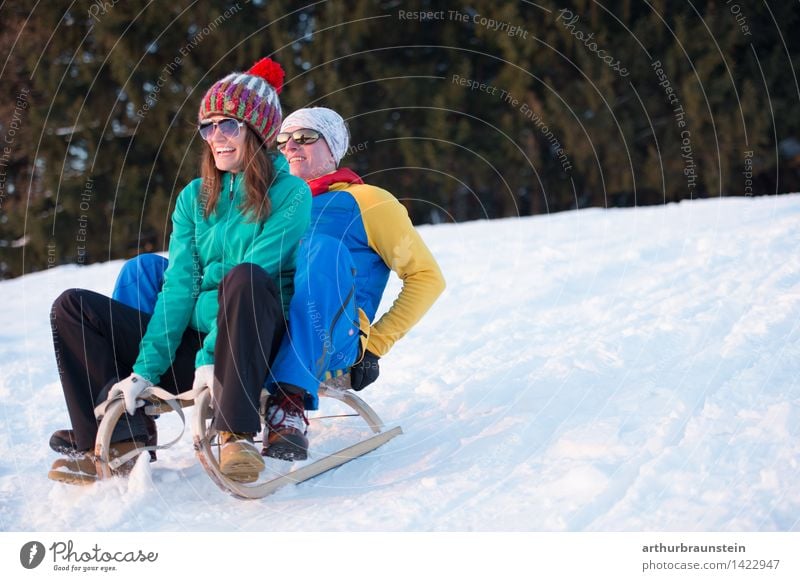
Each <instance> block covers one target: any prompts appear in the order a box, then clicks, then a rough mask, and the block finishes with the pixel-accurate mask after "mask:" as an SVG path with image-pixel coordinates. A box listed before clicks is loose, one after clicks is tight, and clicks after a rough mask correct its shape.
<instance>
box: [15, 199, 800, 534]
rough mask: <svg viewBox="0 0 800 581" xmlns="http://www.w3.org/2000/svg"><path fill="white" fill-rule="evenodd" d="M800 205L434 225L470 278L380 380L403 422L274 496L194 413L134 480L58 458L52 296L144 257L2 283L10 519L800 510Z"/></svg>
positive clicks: (767, 513)
mask: <svg viewBox="0 0 800 581" xmlns="http://www.w3.org/2000/svg"><path fill="white" fill-rule="evenodd" d="M799 218H800V195H797V194H794V195H790V196H778V197H765V198H755V199H748V198H728V199H715V200H700V201H694V202H682V203H680V204H671V205H667V206H660V207H647V208H634V209H609V210H602V209H587V210H580V211H575V212H565V213H560V214H554V215H550V216H536V217H527V218H522V219H505V220H494V221H481V222H472V223H464V224H457V225H440V226H435V227H423V228H421V229H420V231H421V232H422V235H423V236H424V238H425V239H426V241H427V242H428V243H429V245H430V247H431V249H432V251H433V253H434V255H435V256H436V257H437V259H438V260H439V262H440V264H441V266H442V269H443V271H444V273H445V277H446V279H447V282H448V288H447V290H446V291H445V294H444V295H443V296H442V297H441V299H440V300H439V302H438V303H437V304H436V305H435V306H434V307H433V309H432V310H431V312H430V313H429V314H428V315H427V316H426V317H425V319H423V321H422V322H421V323H420V324H419V325H418V326H417V327H415V328H414V330H413V331H412V332H411V333H410V334H409V335H408V336H407V337H406V338H405V339H404V340H402V341H401V342H399V343H398V344H397V345H396V347H395V348H394V349H393V351H392V353H391V354H390V355H389V356H387V357H386V358H384V359H383V360H382V361H381V377H380V379H379V381H378V383H377V384H376V385H374V386H371V387H370V388H368V389H367V390H366V391H365V392H362V394H363V397H364V398H365V399H366V400H367V401H368V402H369V403H370V405H372V406H373V407H374V408H375V409H376V410H377V411H378V413H379V414H380V415H381V416H382V417H383V419H384V420H385V421H386V422H387V423H388V424H389V425H394V424H400V425H402V426H403V429H404V432H405V433H404V435H403V436H401V437H399V438H396V439H395V440H393V441H392V442H390V443H389V444H387V445H386V446H384V447H382V448H380V449H378V450H377V451H375V452H373V453H371V454H369V455H367V456H365V457H364V458H361V459H359V460H356V461H354V462H351V463H349V464H347V465H345V466H342V467H340V468H338V469H336V470H334V471H332V472H329V473H327V474H325V475H323V476H321V477H319V478H317V479H314V480H312V481H309V482H306V483H304V484H301V485H299V486H296V487H289V488H284V489H282V490H280V491H279V492H277V493H276V494H274V495H273V496H271V497H268V498H265V499H263V500H260V501H255V502H244V501H239V500H236V499H233V498H232V497H229V496H227V495H225V494H223V493H222V492H220V491H219V490H218V489H217V488H216V486H215V485H214V484H213V483H212V482H211V480H210V479H209V478H208V477H207V476H206V475H205V473H204V472H203V470H202V469H201V467H200V465H199V463H198V462H197V461H196V460H195V458H194V454H193V451H192V448H191V438H190V436H189V435H188V434H184V436H183V439H182V440H181V442H179V444H178V445H176V446H174V447H173V448H171V449H169V450H166V451H163V452H162V451H160V452H159V461H158V462H156V463H154V464H150V463H148V462H146V458H145V457H142V458H140V460H139V462H138V463H137V465H136V468H135V469H134V471H133V473H132V475H131V477H130V478H129V479H127V480H122V479H112V480H111V481H105V482H101V483H99V484H98V485H95V486H93V487H87V488H74V487H67V486H64V485H58V484H55V483H52V482H50V481H49V480H47V476H46V475H47V470H48V468H49V465H50V463H51V462H52V461H53V460H54V459H55V455H54V454H53V453H52V452H51V451H50V450H49V448H48V447H47V440H48V438H49V435H50V433H51V432H52V431H53V430H55V429H58V428H61V427H65V426H66V425H67V415H66V408H65V405H64V402H63V397H62V394H61V388H60V384H59V381H58V373H57V370H56V366H55V358H54V355H53V351H52V344H51V339H50V332H49V309H50V305H51V304H52V302H53V300H54V299H55V298H56V297H57V296H58V294H59V293H60V292H62V291H63V290H64V289H66V288H70V287H83V288H90V289H93V290H96V291H98V292H102V293H105V294H110V291H111V288H112V286H113V281H114V278H115V277H116V274H117V272H118V270H119V267H120V266H121V264H122V263H121V261H115V262H111V263H105V264H96V265H91V266H88V267H81V268H79V267H77V266H65V267H59V268H54V269H50V270H48V271H46V272H41V273H37V274H33V275H29V276H26V277H23V278H20V279H15V280H11V281H6V282H2V283H0V289H1V290H2V294H3V299H4V301H3V305H4V306H3V309H2V310H1V311H0V345H2V352H0V366H1V367H0V402H2V436H3V437H2V438H1V439H0V530H4V531H22V530H39V531H59V530H86V531H91V530H102V531H110V530H121V531H178V530H190V531H209V530H214V531H216V530H219V531H245V530H263V531H270V530H305V531H312V530H330V531H332V530H343V531H356V530H410V531H431V530H433V531H462V530H489V531H493V530H520V531H632V530H636V531H638V530H645V531H647V530H654V531H655V530H663V531H772V530H779V531H796V530H800V516H799V515H800V489H799V488H798V487H797V482H798V479H799V478H798V477H800V438H799V437H798V436H800V387H799V386H798V379H797V378H798V375H799V374H798V371H799V370H800V369H799V368H800V331H799V330H798V325H799V324H800V229H798V219H799ZM397 289H399V281H398V280H396V279H393V280H392V281H391V283H390V290H389V292H388V293H387V298H386V300H385V301H384V304H383V306H382V308H383V309H385V308H387V307H388V305H389V304H391V300H392V298H393V296H394V294H393V293H395V292H396V291H397ZM191 414H192V411H191V409H189V410H188V414H187V416H188V418H189V421H188V422H187V425H190V421H191ZM171 416H172V414H167V415H165V416H162V418H161V419H160V420H159V430H160V432H161V433H162V434H163V436H162V441H163V440H166V439H168V438H170V434H177V430H179V428H180V425H179V422H178V419H177V418H176V417H171ZM329 433H333V436H337V433H335V432H325V433H324V434H325V435H328V434H329ZM340 435H341V437H342V438H345V437H347V436H348V433H347V431H346V430H344V431H343V432H342V433H341V434H340ZM311 436H312V446H314V445H317V446H318V447H322V448H324V449H330V448H327V446H329V445H334V444H335V443H336V441H335V440H334V441H333V443H330V442H328V441H327V440H326V439H325V438H323V437H322V433H318V436H317V439H316V440H315V439H314V432H313V431H312V433H311ZM315 442H316V444H315Z"/></svg>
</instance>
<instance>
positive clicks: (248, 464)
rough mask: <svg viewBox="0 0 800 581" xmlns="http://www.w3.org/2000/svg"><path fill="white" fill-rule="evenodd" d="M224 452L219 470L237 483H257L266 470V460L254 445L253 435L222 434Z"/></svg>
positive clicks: (221, 455)
mask: <svg viewBox="0 0 800 581" xmlns="http://www.w3.org/2000/svg"><path fill="white" fill-rule="evenodd" d="M219 439H220V442H221V443H222V451H221V452H220V460H219V470H220V472H222V473H223V474H224V475H225V476H227V477H228V478H230V479H231V480H235V481H236V482H245V483H247V482H255V481H256V480H258V476H259V475H260V474H261V471H262V470H264V466H265V464H264V459H263V458H262V457H261V454H259V453H258V450H257V449H256V447H255V446H254V445H253V439H252V435H251V434H234V433H233V432H220V434H219Z"/></svg>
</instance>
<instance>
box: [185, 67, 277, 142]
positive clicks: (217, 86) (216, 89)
mask: <svg viewBox="0 0 800 581" xmlns="http://www.w3.org/2000/svg"><path fill="white" fill-rule="evenodd" d="M283 76H284V72H283V68H281V65H279V64H278V63H276V62H275V61H274V60H272V59H270V58H263V59H261V60H260V61H258V62H257V63H256V64H254V65H253V66H252V67H250V70H248V71H247V72H246V73H231V74H230V75H228V76H227V77H225V78H223V79H221V80H219V81H217V82H216V83H214V85H213V86H212V87H211V88H210V89H209V90H208V92H207V93H206V95H205V97H203V101H202V102H201V103H200V112H199V113H198V118H199V119H200V121H202V120H204V119H208V118H209V117H212V116H213V115H224V116H225V117H232V118H234V119H238V120H239V121H243V122H245V123H247V124H248V125H249V126H250V128H251V129H252V130H253V131H255V132H256V134H257V135H259V136H260V137H261V139H262V140H263V141H264V143H266V144H268V145H269V144H271V143H272V142H273V141H274V140H275V136H276V135H277V134H278V129H279V128H280V126H281V117H282V115H281V103H280V101H279V100H278V93H280V92H281V89H282V88H283Z"/></svg>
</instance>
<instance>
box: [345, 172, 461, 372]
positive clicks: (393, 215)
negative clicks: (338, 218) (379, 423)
mask: <svg viewBox="0 0 800 581" xmlns="http://www.w3.org/2000/svg"><path fill="white" fill-rule="evenodd" d="M348 191H350V192H351V193H352V195H353V197H354V198H355V200H356V202H357V203H358V206H359V209H360V210H361V219H362V222H363V223H364V229H365V230H366V233H367V240H368V243H369V246H370V248H372V250H374V251H375V252H376V253H378V254H379V255H380V257H381V258H382V259H383V262H384V263H385V264H386V266H388V267H389V268H390V269H391V270H393V271H394V272H395V273H396V274H397V276H399V277H400V279H401V280H402V281H403V287H402V289H401V290H400V294H399V295H398V296H397V298H396V299H395V301H394V303H393V304H392V306H391V308H390V309H389V310H388V311H387V312H386V313H384V315H383V316H382V317H381V318H380V319H379V320H378V321H377V322H375V323H374V324H373V325H372V327H371V329H370V333H369V338H368V340H367V349H368V350H369V351H371V352H372V353H374V354H375V355H378V356H379V357H382V356H383V355H386V353H388V352H389V350H390V349H391V348H392V345H394V344H395V342H396V341H397V340H398V339H400V338H402V337H403V336H404V335H405V334H406V333H408V332H409V331H410V330H411V328H412V327H413V326H414V325H416V324H417V322H418V321H419V320H420V319H421V318H422V316H423V315H424V314H425V313H426V312H427V311H428V309H429V308H430V307H431V305H433V303H434V302H436V299H437V298H438V297H439V295H440V294H442V291H444V287H445V282H444V277H443V276H442V271H441V270H440V269H439V265H438V264H437V263H436V260H435V259H434V258H433V255H432V254H431V251H430V250H428V247H427V246H426V245H425V242H424V241H423V240H422V238H421V237H420V235H419V233H418V232H417V231H416V230H415V229H414V225H413V224H412V223H411V220H410V219H409V217H408V212H407V211H406V209H405V207H404V206H403V205H402V204H401V203H400V202H398V201H397V199H396V198H395V197H394V196H393V195H392V194H390V193H389V192H387V191H386V190H382V189H380V188H376V187H374V186H368V185H357V186H351V187H350V188H348Z"/></svg>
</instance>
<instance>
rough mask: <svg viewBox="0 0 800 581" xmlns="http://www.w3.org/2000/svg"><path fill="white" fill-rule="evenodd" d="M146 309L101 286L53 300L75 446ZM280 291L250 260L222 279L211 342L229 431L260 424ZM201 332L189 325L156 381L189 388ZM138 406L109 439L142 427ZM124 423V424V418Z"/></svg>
mask: <svg viewBox="0 0 800 581" xmlns="http://www.w3.org/2000/svg"><path fill="white" fill-rule="evenodd" d="M149 321H150V315H148V314H146V313H143V312H141V311H138V310H136V309H133V308H131V307H128V306H127V305H124V304H122V303H120V302H117V301H114V300H112V299H110V298H108V297H105V296H103V295H100V294H98V293H95V292H92V291H87V290H82V289H70V290H67V291H65V292H63V293H62V294H61V295H60V296H59V297H58V298H57V299H56V301H55V303H53V308H52V311H51V314H50V324H51V327H52V330H53V345H54V348H55V353H56V361H57V363H58V371H59V375H60V378H61V385H62V388H63V390H64V397H65V399H66V403H67V410H68V412H69V416H70V421H71V422H72V428H73V430H74V432H75V439H76V443H77V445H78V448H79V449H80V450H89V449H91V448H93V447H94V441H95V437H96V436H97V420H96V419H95V417H94V407H95V405H97V404H98V403H100V402H101V401H103V400H104V399H105V398H106V395H107V393H108V389H109V388H110V387H111V386H112V385H113V384H114V383H116V382H117V381H119V380H120V379H122V378H125V377H127V376H128V375H130V373H131V372H132V368H133V364H134V363H135V361H136V358H137V356H138V355H139V343H140V342H141V339H142V336H143V335H144V332H145V330H146V329H147V323H148V322H149ZM285 327H286V324H285V321H284V318H283V310H282V308H281V300H280V291H279V290H278V287H277V285H276V284H275V283H274V282H273V281H272V279H271V278H270V277H269V275H268V274H267V273H266V272H265V271H264V270H263V269H262V268H261V267H259V266H256V265H254V264H249V263H246V264H240V265H238V266H236V267H234V268H233V269H232V270H231V271H230V272H229V273H228V274H227V275H226V276H225V278H224V279H223V281H222V283H221V284H220V287H219V312H218V314H217V340H216V344H215V347H214V375H215V378H216V381H215V384H216V385H215V388H214V389H215V397H216V406H215V410H216V411H215V419H214V421H215V427H216V428H217V429H219V430H225V431H231V432H246V433H257V432H258V431H260V429H261V420H260V418H259V415H258V404H259V397H260V394H261V389H262V386H263V384H264V380H265V379H266V377H267V375H268V373H269V365H270V363H271V362H272V360H273V359H274V357H275V354H276V352H277V349H278V346H279V345H280V340H281V338H282V336H283V333H284V331H285ZM203 338H204V337H203V335H202V334H201V333H199V332H198V331H196V330H193V329H187V330H186V332H185V333H184V334H183V337H182V339H181V343H180V345H179V346H178V349H177V351H176V353H175V357H174V359H173V362H172V366H171V367H170V368H169V369H168V370H167V371H166V372H165V373H164V374H163V375H162V376H161V381H160V386H161V387H163V388H164V389H167V390H168V391H171V392H172V393H180V392H182V391H187V390H189V389H191V387H192V381H193V379H194V368H195V356H196V354H197V351H198V350H199V349H200V347H201V346H202V341H203ZM141 413H142V412H141V411H139V412H137V414H136V416H134V417H133V418H131V417H129V416H126V419H127V422H120V428H121V429H120V430H118V432H115V435H114V438H113V439H114V441H116V440H120V439H125V437H132V436H133V437H136V436H143V435H144V434H145V428H144V422H143V421H142V419H141ZM123 424H125V425H124V426H123Z"/></svg>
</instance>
